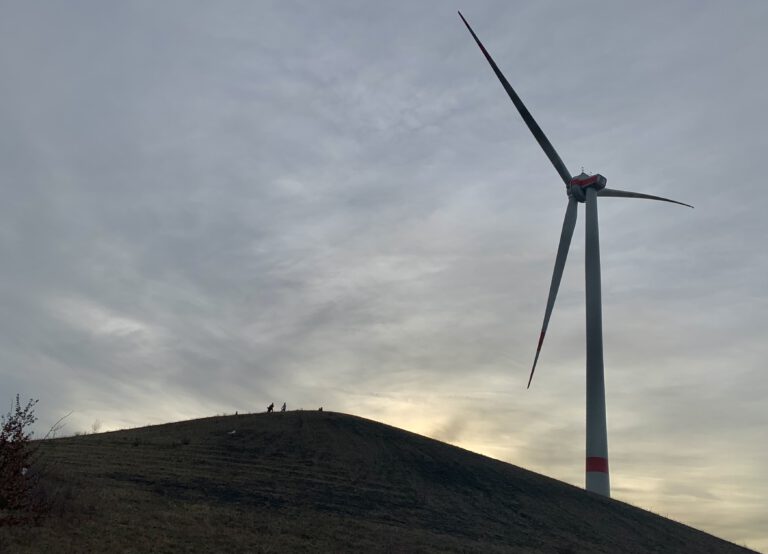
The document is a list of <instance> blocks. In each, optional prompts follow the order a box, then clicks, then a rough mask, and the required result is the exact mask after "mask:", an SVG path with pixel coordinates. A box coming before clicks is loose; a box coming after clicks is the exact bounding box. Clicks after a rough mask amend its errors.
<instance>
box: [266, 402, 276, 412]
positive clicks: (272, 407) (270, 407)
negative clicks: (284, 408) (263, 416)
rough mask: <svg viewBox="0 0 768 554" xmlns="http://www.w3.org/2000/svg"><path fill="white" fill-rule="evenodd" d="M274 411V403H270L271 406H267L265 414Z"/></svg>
mask: <svg viewBox="0 0 768 554" xmlns="http://www.w3.org/2000/svg"><path fill="white" fill-rule="evenodd" d="M274 409H275V403H274V402H272V404H270V405H269V406H267V413H268V414H271V413H272V410H274Z"/></svg>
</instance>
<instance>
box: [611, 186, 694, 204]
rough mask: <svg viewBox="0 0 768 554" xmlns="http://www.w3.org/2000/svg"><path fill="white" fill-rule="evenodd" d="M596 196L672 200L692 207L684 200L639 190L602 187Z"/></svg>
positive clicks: (674, 202)
mask: <svg viewBox="0 0 768 554" xmlns="http://www.w3.org/2000/svg"><path fill="white" fill-rule="evenodd" d="M597 195H598V196H607V197H609V198H610V197H614V198H645V199H646V200H660V201H662V202H672V203H673V204H680V205H681V206H688V207H689V208H693V206H691V205H690V204H686V203H685V202H678V201H677V200H670V199H669V198H662V197H661V196H653V195H652V194H643V193H641V192H628V191H625V190H616V189H602V190H599V191H597Z"/></svg>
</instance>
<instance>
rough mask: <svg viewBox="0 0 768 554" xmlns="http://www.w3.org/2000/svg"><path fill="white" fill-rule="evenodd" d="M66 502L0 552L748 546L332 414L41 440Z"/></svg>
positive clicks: (3, 537) (14, 535)
mask: <svg viewBox="0 0 768 554" xmlns="http://www.w3.org/2000/svg"><path fill="white" fill-rule="evenodd" d="M40 451H41V452H42V453H43V454H44V456H45V458H46V460H47V461H48V463H49V467H51V468H53V473H52V474H51V475H50V476H49V477H48V478H47V479H48V486H49V487H51V488H53V489H54V490H55V491H56V498H59V499H60V500H61V509H60V510H58V511H57V513H56V514H54V515H52V516H51V517H49V518H47V519H46V520H44V521H43V522H42V523H40V524H39V525H38V526H37V527H35V528H34V532H29V530H25V529H23V528H19V527H16V528H5V529H0V551H2V552H42V551H49V552H57V553H59V552H61V553H65V552H78V553H83V552H169V553H170V552H263V553H267V552H313V553H316V552H366V551H367V552H484V553H494V552H498V553H501V552H526V553H534V552H547V553H558V554H565V553H577V552H590V553H594V552H605V553H615V552H625V553H633V552H638V553H639V552H675V553H685V552H691V553H696V554H701V553H721V552H722V553H731V552H732V553H738V552H748V551H747V550H746V549H743V548H740V547H738V546H736V545H733V544H731V543H728V542H726V541H723V540H720V539H717V538H715V537H712V536H711V535H708V534H706V533H703V532H700V531H697V530H695V529H692V528H690V527H687V526H685V525H682V524H679V523H676V522H673V521H670V520H667V519H664V518H662V517H659V516H656V515H654V514H651V513H648V512H645V511H643V510H640V509H637V508H634V507H631V506H629V505H626V504H624V503H621V502H617V501H615V500H609V499H606V498H602V497H598V496H595V495H592V494H589V493H586V492H585V491H583V490H581V489H578V488H575V487H572V486H570V485H566V484H563V483H561V482H558V481H555V480H553V479H549V478H547V477H544V476H541V475H538V474H535V473H532V472H529V471H526V470H523V469H521V468H518V467H515V466H513V465H510V464H506V463H503V462H500V461H498V460H493V459H490V458H487V457H484V456H481V455H478V454H474V453H472V452H468V451H466V450H462V449H460V448H456V447H453V446H450V445H447V444H444V443H441V442H439V441H435V440H432V439H428V438H426V437H422V436H419V435H415V434H413V433H409V432H406V431H402V430H399V429H396V428H393V427H389V426H387V425H383V424H380V423H376V422H373V421H369V420H365V419H362V418H359V417H354V416H349V415H344V414H338V413H332V412H301V411H298V412H286V413H272V414H248V415H239V416H223V417H213V418H206V419H199V420H193V421H184V422H179V423H171V424H165V425H156V426H151V427H144V428H140V429H132V430H124V431H116V432H110V433H101V434H93V435H84V436H77V437H69V438H62V439H54V440H47V441H43V442H41V443H40Z"/></svg>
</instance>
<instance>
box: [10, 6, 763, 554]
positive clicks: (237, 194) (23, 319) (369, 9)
mask: <svg viewBox="0 0 768 554" xmlns="http://www.w3.org/2000/svg"><path fill="white" fill-rule="evenodd" d="M453 8H454V6H451V5H449V4H445V3H442V2H432V3H428V2H420V3H418V4H417V5H411V3H395V4H392V3H389V4H386V5H384V4H382V5H374V4H365V5H361V4H349V3H345V2H338V3H333V4H326V3H324V4H323V6H322V7H320V6H319V5H318V6H315V5H314V4H310V5H306V4H300V3H291V2H262V3H258V5H255V4H254V3H251V2H234V1H233V2H225V3H217V4H216V6H211V5H205V4H204V3H189V2H165V3H163V4H162V5H159V4H157V3H153V2H145V3H142V2H132V3H129V4H123V3H117V2H115V3H108V4H105V3H102V2H89V1H85V0H83V1H78V2H69V3H68V4H67V6H66V8H65V7H63V6H57V5H55V3H50V4H48V5H45V4H44V3H43V4H40V3H35V4H34V5H32V4H21V3H19V4H16V5H14V6H6V9H5V10H4V15H3V18H2V19H1V20H0V70H1V71H2V74H3V76H4V78H3V79H2V81H1V82H0V98H2V100H0V129H2V131H0V183H2V190H3V201H2V202H0V259H2V267H3V269H2V279H0V306H2V314H3V315H2V317H0V388H1V389H2V390H3V391H5V394H6V396H7V397H8V400H10V399H11V396H12V394H13V393H14V392H15V391H19V392H21V393H22V394H23V395H26V396H34V397H39V398H40V399H41V403H40V404H39V415H40V416H41V428H42V427H45V425H50V424H52V423H53V422H54V421H55V420H56V419H57V418H58V417H60V416H61V415H63V414H64V413H67V412H68V411H70V410H75V413H74V414H73V415H72V416H71V418H70V419H69V426H70V430H71V431H75V430H81V429H86V428H88V427H90V425H91V423H92V422H93V421H94V420H96V419H98V420H100V421H101V422H102V423H103V424H104V428H119V427H123V426H130V425H143V424H147V423H154V422H161V421H167V420H173V419H182V418H190V417H200V416H205V415H210V414H211V413H217V412H219V413H220V412H234V410H240V411H251V410H252V411H258V410H261V409H263V407H264V406H266V405H267V404H268V403H269V402H271V401H275V402H278V403H281V402H282V401H287V402H288V407H289V409H290V408H300V407H301V408H306V409H310V408H316V407H318V406H320V405H323V406H324V407H325V409H331V410H337V411H346V412H350V413H355V414H359V415H363V416H366V417H371V418H374V419H378V420H382V421H386V422H388V423H391V424H394V425H398V426H401V427H404V428H407V429H411V430H413V431H416V432H420V433H424V434H427V435H429V436H433V437H435V438H439V439H442V440H446V441H449V442H452V443H454V444H457V445H460V446H463V447H466V448H470V449H472V450H475V451H478V452H482V453H485V454H488V455H490V456H494V457H496V458H499V459H503V460H506V461H510V462H512V463H515V464H517V465H520V466H523V467H526V468H529V469H533V470H535V471H539V472H541V473H545V474H547V475H551V476H553V477H556V478H558V479H562V480H565V481H568V482H571V483H574V484H577V485H581V484H582V482H583V475H582V468H583V462H582V461H581V460H582V458H583V449H584V446H583V442H584V436H583V434H584V344H583V343H584V307H583V306H584V299H583V239H582V237H583V232H582V227H581V225H582V223H581V222H580V223H579V225H578V226H577V232H576V235H575V239H574V244H573V247H572V251H571V254H570V258H569V263H568V265H567V267H566V274H565V276H564V280H563V286H562V288H561V293H560V297H559V298H558V304H557V306H556V310H555V315H554V317H553V320H552V323H551V326H550V333H549V334H548V337H547V343H546V344H545V347H544V351H543V353H542V358H541V360H540V364H539V369H538V370H537V376H536V379H535V382H534V386H533V388H532V390H530V391H525V388H524V387H525V381H526V379H527V372H528V370H529V367H530V366H529V364H530V363H531V361H532V355H533V348H534V346H535V339H536V338H537V333H538V326H539V325H540V322H541V318H542V315H543V309H544V301H545V298H546V293H547V290H548V287H549V277H550V273H551V266H552V262H553V259H554V254H555V248H556V244H557V240H558V237H559V232H560V231H559V228H560V222H561V220H562V216H563V211H564V209H565V195H564V194H563V190H562V186H561V185H559V184H558V182H559V180H558V178H557V174H556V173H555V172H554V171H553V170H552V168H551V167H550V166H549V164H548V162H547V160H546V158H545V157H544V155H543V154H542V153H541V151H540V150H539V148H538V146H537V145H536V143H535V142H534V141H533V140H532V139H531V137H530V135H529V133H528V131H527V129H525V127H524V125H523V123H522V122H521V120H520V118H519V116H518V115H517V114H516V113H515V111H514V108H513V106H512V105H511V103H510V102H509V101H508V99H507V98H506V97H505V94H504V91H503V90H502V89H501V87H500V86H499V84H498V83H497V82H496V80H495V77H494V76H493V74H492V73H491V71H490V69H489V68H488V67H487V64H486V62H485V61H484V60H483V58H482V56H481V55H480V53H479V52H478V50H477V48H476V46H475V45H474V44H473V42H472V40H471V37H470V36H469V35H468V33H467V32H466V30H465V29H464V28H463V25H462V24H461V22H460V20H459V19H458V17H457V16H456V13H455V9H453ZM464 14H465V16H466V17H467V18H468V19H469V20H470V22H471V23H472V24H473V26H474V27H475V30H476V31H477V32H478V34H479V35H480V37H481V38H482V39H483V40H484V42H485V44H486V46H487V47H488V49H489V50H490V51H491V53H492V54H493V55H494V57H495V58H496V60H497V61H498V63H499V65H500V66H501V68H502V70H503V71H504V72H505V73H506V74H507V76H508V77H509V78H510V80H511V81H512V83H513V85H514V86H515V87H517V89H518V92H519V93H520V95H521V96H522V97H523V99H524V101H525V102H526V103H527V104H528V106H529V108H530V109H531V111H532V112H533V114H534V116H535V117H537V119H538V121H539V123H540V124H541V126H542V127H543V128H544V130H545V132H546V133H547V134H548V136H549V138H550V140H551V141H552V142H553V144H554V145H555V147H556V148H557V149H558V151H559V153H560V155H561V157H562V158H563V160H564V161H565V163H566V164H567V165H568V167H569V169H570V170H571V172H572V173H577V172H578V171H579V170H580V168H581V166H582V165H583V166H584V168H585V169H586V170H587V171H591V172H598V171H599V172H600V173H602V174H604V175H606V176H607V177H608V179H609V185H610V186H615V187H616V188H621V189H629V190H637V191H641V192H646V193H650V194H658V195H662V196H669V197H672V198H675V199H679V200H681V201H685V202H690V203H692V204H695V205H696V209H695V210H693V211H691V210H687V209H683V208H679V207H676V206H670V205H665V204H657V203H652V202H643V201H625V200H621V199H605V200H604V201H601V204H600V223H601V239H602V242H601V248H602V251H601V255H602V265H603V301H604V322H605V344H606V347H605V358H606V368H607V375H606V380H607V390H608V400H607V404H608V417H609V442H610V450H611V466H612V471H613V473H612V480H613V485H614V493H615V494H614V495H615V496H616V497H617V498H620V499H622V500H625V501H628V502H631V503H633V504H636V505H639V506H642V507H645V508H649V509H652V510H654V511H656V512H658V513H661V514H663V515H668V516H670V517H673V518H675V519H678V520H681V521H683V522H685V523H688V524H690V525H693V526H696V527H700V528H702V529H705V530H708V531H710V532H713V533H715V534H717V535H720V536H723V537H725V538H728V539H731V540H734V541H736V542H740V543H745V542H746V543H747V544H748V545H750V546H751V547H753V548H768V537H767V536H766V535H765V531H764V530H765V529H766V528H768V521H766V520H765V514H766V513H768V509H767V508H768V506H767V505H766V501H765V498H766V497H768V483H766V475H768V462H767V461H766V460H768V447H766V446H765V440H764V430H765V428H766V424H768V413H766V410H765V407H764V406H765V404H764V398H765V397H766V396H767V395H768V381H766V379H765V376H764V371H765V362H764V360H765V359H766V358H768V346H766V342H765V340H764V336H765V334H766V331H767V330H768V322H766V318H765V313H766V308H768V285H766V279H765V275H766V273H768V259H767V257H766V249H765V246H764V237H765V236H766V232H767V231H768V223H766V221H767V220H766V218H765V217H764V214H763V211H764V210H763V206H764V205H765V204H766V200H768V194H766V192H765V189H764V187H763V186H762V183H763V180H764V175H763V173H764V171H763V170H762V169H763V168H762V163H761V162H762V158H763V157H764V154H765V152H766V151H767V150H768V148H767V147H768V144H766V143H767V140H766V138H765V133H764V129H765V128H766V127H768V116H767V115H766V112H765V110H764V109H763V103H764V91H765V89H766V85H768V77H767V76H766V73H765V71H764V70H762V69H761V68H762V67H763V65H764V63H763V62H764V60H763V57H764V55H763V53H764V52H765V51H766V50H768V37H766V35H765V33H764V27H765V23H766V21H768V7H767V6H766V5H765V4H764V3H762V2H757V1H748V2H742V3H739V4H738V5H735V6H725V5H718V4H712V3H707V4H701V3H699V2H682V3H680V2H678V3H676V4H673V5H669V4H666V3H661V2H659V3H651V4H643V5H639V4H638V5H636V6H630V5H627V4H623V3H612V2H611V3H609V2H590V3H587V4H583V3H580V4H579V5H578V6H564V5H562V4H555V3H540V2H523V3H515V4H514V5H512V4H507V3H496V2H487V3H486V2H484V3H480V4H474V5H473V6H471V8H470V9H467V10H465V11H464ZM582 217H583V214H582Z"/></svg>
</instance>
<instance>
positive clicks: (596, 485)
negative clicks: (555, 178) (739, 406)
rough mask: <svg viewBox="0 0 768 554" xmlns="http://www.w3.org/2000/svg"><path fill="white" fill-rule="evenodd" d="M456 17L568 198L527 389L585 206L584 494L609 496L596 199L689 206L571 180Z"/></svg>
mask: <svg viewBox="0 0 768 554" xmlns="http://www.w3.org/2000/svg"><path fill="white" fill-rule="evenodd" d="M459 17H461V20H462V21H463V22H464V25H466V26H467V29H469V32H470V33H471V34H472V38H474V39H475V42H476V43H477V45H478V46H479V47H480V50H481V51H482V52H483V55H484V56H485V59H486V60H488V63H489V64H491V68H492V69H493V72H494V73H495V74H496V77H498V78H499V81H501V84H502V86H503V87H504V90H506V91H507V94H508V95H509V97H510V98H511V99H512V102H513V103H514V104H515V107H516V108H517V111H519V112H520V115H521V116H522V117H523V121H525V124H526V125H528V128H529V129H530V130H531V133H533V136H534V138H535V139H536V141H537V142H538V143H539V146H541V148H542V149H543V150H544V153H545V154H546V155H547V157H548V158H549V161H550V162H552V165H553V166H555V169H556V170H557V172H558V174H559V175H560V178H561V179H562V180H563V183H565V188H566V193H567V195H568V206H567V207H566V209H565V218H564V219H563V230H562V233H561V235H560V244H559V245H558V247H557V257H556V258H555V269H554V271H553V273H552V283H551V285H550V287H549V297H548V298H547V308H546V310H545V311H544V323H543V324H542V326H541V334H540V335H539V342H538V345H537V346H536V356H535V357H534V359H533V367H532V368H531V374H530V377H528V387H529V388H530V386H531V380H532V379H533V372H534V371H535V370H536V362H538V360H539V353H540V352H541V345H542V344H543V342H544V335H545V334H546V332H547V326H548V325H549V318H550V316H551V315H552V308H553V307H554V305H555V299H556V298H557V291H558V289H559V288H560V279H561V278H562V276H563V268H564V267H565V260H566V258H567V257H568V249H569V247H570V245H571V237H572V236H573V228H574V226H575V225H576V214H577V206H578V204H579V203H583V204H584V205H585V209H586V224H585V235H586V242H585V251H584V257H585V263H584V266H585V278H586V304H587V450H586V455H587V456H586V457H587V460H586V489H587V490H588V491H591V492H595V493H598V494H602V495H604V496H610V495H611V485H610V478H609V474H608V435H607V430H606V423H605V379H604V375H603V315H602V304H601V299H600V236H599V232H598V225H597V197H598V196H607V197H618V198H645V199H648V200H661V201H663V202H672V203H673V204H680V205H682V206H688V207H689V208H692V207H693V206H691V205H689V204H684V203H683V202H677V201H675V200H670V199H668V198H661V197H659V196H652V195H650V194H641V193H639V192H627V191H623V190H616V189H609V188H606V187H605V185H606V179H605V177H603V176H602V175H600V174H596V175H587V174H586V173H584V172H583V171H582V172H581V174H580V175H577V176H576V177H571V174H570V173H569V172H568V169H567V168H566V167H565V164H564V163H563V161H562V160H561V159H560V156H558V154H557V152H556V151H555V149H554V147H553V146H552V144H551V143H550V142H549V140H548V139H547V137H546V135H545V134H544V131H542V130H541V127H539V125H538V124H537V123H536V121H535V120H534V119H533V116H531V113H530V112H529V111H528V109H527V108H526V107H525V105H524V104H523V101H522V100H520V97H519V96H518V95H517V93H516V92H515V91H514V89H513V88H512V85H510V84H509V81H507V79H506V78H505V77H504V75H503V74H502V73H501V70H499V67H498V66H497V65H496V62H494V61H493V58H491V55H490V54H489V53H488V51H487V50H486V49H485V47H484V46H483V44H482V43H481V42H480V39H479V38H477V35H476V34H475V32H474V31H473V30H472V27H470V26H469V23H467V20H466V19H464V16H463V15H461V12H459Z"/></svg>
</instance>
